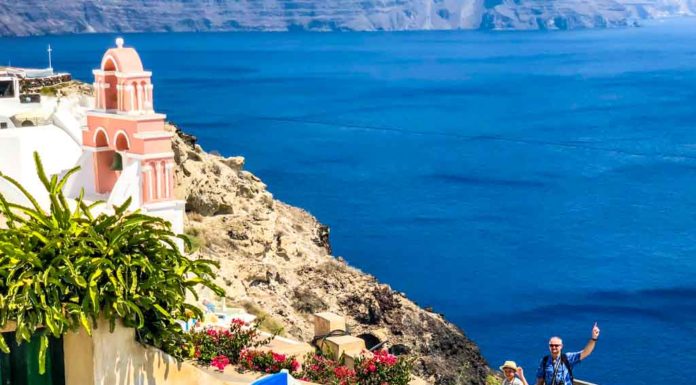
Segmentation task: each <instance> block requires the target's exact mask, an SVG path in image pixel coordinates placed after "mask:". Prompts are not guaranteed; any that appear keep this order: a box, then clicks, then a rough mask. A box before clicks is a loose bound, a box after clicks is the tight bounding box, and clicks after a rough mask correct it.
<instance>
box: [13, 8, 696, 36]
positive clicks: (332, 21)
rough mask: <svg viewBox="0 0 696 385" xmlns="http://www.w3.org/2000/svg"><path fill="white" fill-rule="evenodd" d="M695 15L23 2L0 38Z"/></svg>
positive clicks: (563, 22)
mask: <svg viewBox="0 0 696 385" xmlns="http://www.w3.org/2000/svg"><path fill="white" fill-rule="evenodd" d="M694 13H696V0H552V1H549V0H367V1H365V0H237V1H232V0H102V1H96V0H71V1H49V0H21V1H2V2H0V35H6V36H12V35H37V34H57V33H83V32H166V31H239V30H254V31H256V30H263V31H287V30H315V31H333V30H359V31H374V30H430V29H473V28H482V29H569V28H591V27H608V26H623V25H632V24H634V23H636V22H638V21H639V20H643V19H650V18H659V17H667V16H681V15H693V14H694Z"/></svg>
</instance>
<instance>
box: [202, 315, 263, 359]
mask: <svg viewBox="0 0 696 385" xmlns="http://www.w3.org/2000/svg"><path fill="white" fill-rule="evenodd" d="M261 322H262V320H256V321H254V322H252V323H251V324H247V323H246V322H244V321H242V320H240V319H233V320H232V322H231V323H230V328H229V329H228V330H217V329H204V330H199V331H194V332H192V333H191V339H192V341H193V344H194V346H195V355H194V356H195V359H196V361H198V363H200V364H202V365H211V363H212V362H213V359H215V358H219V357H220V356H224V357H227V359H228V363H232V364H237V363H239V357H240V355H241V353H242V351H243V350H245V349H251V348H257V347H259V346H262V345H266V344H267V343H269V342H270V341H271V339H273V336H271V337H269V338H263V337H262V336H261V334H260V332H259V325H260V324H261ZM217 362H222V361H221V360H218V361H217Z"/></svg>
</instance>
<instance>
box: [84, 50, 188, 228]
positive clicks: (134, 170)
mask: <svg viewBox="0 0 696 385" xmlns="http://www.w3.org/2000/svg"><path fill="white" fill-rule="evenodd" d="M92 72H93V74H94V84H93V86H94V97H95V109H94V110H91V111H89V112H88V113H87V127H86V129H84V130H83V132H82V143H83V148H84V150H86V151H90V152H92V153H93V154H92V158H93V170H94V191H95V192H96V193H97V194H100V195H102V196H103V197H108V201H109V202H112V203H115V204H116V203H120V202H122V201H125V200H126V199H127V198H129V197H130V198H131V199H132V202H133V203H132V206H131V207H132V208H133V209H136V208H143V209H144V210H145V211H148V212H151V213H152V214H154V215H158V213H159V214H161V215H160V216H163V217H165V219H168V220H170V221H171V222H172V224H173V225H174V227H175V230H179V231H180V230H182V229H177V227H180V226H178V225H177V223H175V222H181V223H183V202H181V201H178V200H176V198H175V196H174V186H175V182H174V166H175V163H174V153H173V152H172V143H171V137H172V135H173V133H171V132H168V131H165V129H164V121H165V118H166V116H165V115H164V114H159V113H156V112H155V111H154V106H153V85H152V82H151V77H152V73H151V72H150V71H145V70H144V69H143V65H142V62H141V61H140V56H139V55H138V53H137V52H136V51H135V49H133V48H130V47H124V46H123V39H121V38H118V39H116V48H111V49H109V50H107V51H106V53H105V54H104V56H103V58H102V61H101V66H100V68H99V69H96V70H93V71H92ZM172 210H173V211H172ZM172 215H173V216H174V217H176V218H173V217H172ZM179 217H180V218H181V219H180V220H179ZM175 220H176V221H175Z"/></svg>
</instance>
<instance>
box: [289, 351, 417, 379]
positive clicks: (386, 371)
mask: <svg viewBox="0 0 696 385" xmlns="http://www.w3.org/2000/svg"><path fill="white" fill-rule="evenodd" d="M412 368H413V362H412V360H410V359H408V358H404V357H396V356H394V355H391V354H389V353H388V352H387V351H386V350H384V351H378V352H375V353H374V355H372V356H368V355H364V356H362V357H358V358H356V360H355V370H352V369H349V368H348V367H346V366H345V365H342V364H341V363H340V362H337V361H334V360H332V359H329V358H327V357H324V356H322V355H319V354H313V355H308V356H307V358H306V359H305V363H304V365H303V371H302V373H301V374H300V377H301V378H302V379H303V380H306V381H312V382H317V383H320V384H327V385H406V384H408V383H409V381H410V380H411V369H412Z"/></svg>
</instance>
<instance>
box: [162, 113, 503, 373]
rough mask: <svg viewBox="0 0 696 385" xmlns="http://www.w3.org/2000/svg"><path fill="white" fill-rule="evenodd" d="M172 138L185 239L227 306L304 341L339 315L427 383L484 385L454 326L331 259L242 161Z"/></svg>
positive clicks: (476, 356)
mask: <svg viewBox="0 0 696 385" xmlns="http://www.w3.org/2000/svg"><path fill="white" fill-rule="evenodd" d="M172 129H174V127H173V126H172ZM176 133H177V135H175V137H174V152H175V160H176V162H177V165H178V167H177V170H176V173H177V178H178V180H179V185H180V191H179V192H178V193H179V194H180V197H181V198H183V199H184V200H186V202H187V219H186V233H187V234H188V235H189V236H191V237H193V238H194V239H195V242H196V243H197V244H198V246H199V249H198V251H197V255H198V256H200V257H202V258H211V259H214V260H216V261H218V262H220V264H221V268H220V271H219V277H218V282H219V283H220V284H221V285H222V286H223V287H224V288H225V289H226V290H227V298H228V300H229V301H232V302H233V303H234V304H238V305H241V306H244V307H246V308H247V309H251V310H256V311H262V312H263V313H265V314H264V315H266V316H267V317H269V318H271V319H272V320H274V321H275V322H274V323H276V324H278V325H285V326H286V328H285V333H286V334H287V335H289V336H292V337H294V338H298V339H301V340H304V341H309V340H310V339H311V337H312V327H311V315H312V314H313V313H315V312H319V311H330V312H335V313H338V314H344V315H346V317H347V319H348V325H349V329H350V330H351V334H352V335H370V336H373V337H376V338H378V339H379V340H380V341H381V342H386V343H387V344H388V346H392V347H393V346H398V347H397V349H400V351H401V352H406V353H409V354H412V355H413V356H415V357H416V365H415V371H416V373H415V374H417V375H419V376H421V377H423V378H424V379H425V380H426V381H428V383H434V384H438V385H442V384H477V385H483V384H486V381H487V379H488V378H489V377H490V375H491V372H490V369H489V367H488V365H487V363H486V361H485V359H484V358H483V356H482V355H481V352H480V350H479V348H478V346H477V345H476V344H475V343H474V342H472V341H471V340H469V338H468V337H466V335H465V334H464V332H463V331H462V330H461V329H460V328H459V327H457V326H456V325H454V324H452V323H450V322H448V321H447V320H446V319H445V318H444V317H443V316H442V315H440V314H436V313H433V312H429V311H427V310H424V309H422V308H420V307H419V306H418V305H416V304H415V303H413V302H412V301H411V300H409V299H408V298H407V297H406V296H405V295H404V294H403V293H399V292H396V291H394V290H393V289H391V287H389V286H388V285H385V284H382V283H380V282H379V281H378V280H377V279H376V278H375V277H373V276H371V275H369V274H367V273H364V272H362V271H360V270H358V269H356V268H353V267H351V266H349V265H348V264H347V263H346V262H345V261H344V260H342V259H340V258H335V257H333V256H332V255H331V248H330V243H329V240H328V232H329V230H328V228H327V227H326V226H324V225H322V224H321V223H319V222H318V221H317V219H316V218H314V217H313V216H312V215H311V214H310V213H308V212H306V211H305V210H302V209H300V208H297V207H293V206H290V205H287V204H285V203H283V202H281V201H278V200H275V199H273V196H272V195H271V193H270V192H268V191H267V189H266V185H265V184H264V183H263V182H262V181H261V180H260V179H259V178H257V177H256V176H255V175H253V174H252V173H250V172H248V171H245V170H243V165H244V159H243V158H241V157H230V158H224V157H221V156H218V155H213V154H209V153H206V152H205V151H203V149H202V148H201V147H200V146H199V145H197V144H196V139H195V137H193V136H191V135H187V134H185V133H184V132H183V131H181V130H179V129H176Z"/></svg>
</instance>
